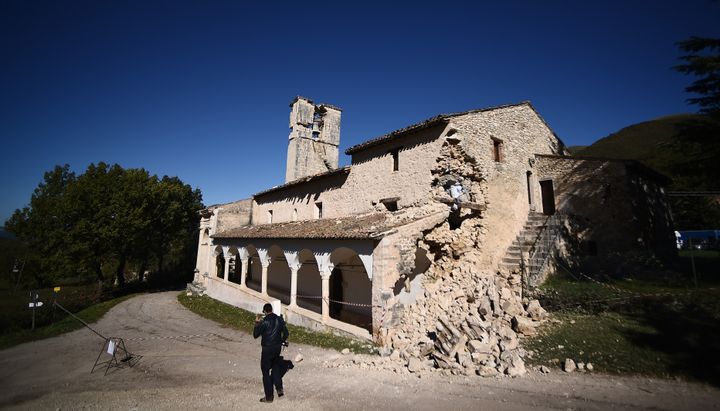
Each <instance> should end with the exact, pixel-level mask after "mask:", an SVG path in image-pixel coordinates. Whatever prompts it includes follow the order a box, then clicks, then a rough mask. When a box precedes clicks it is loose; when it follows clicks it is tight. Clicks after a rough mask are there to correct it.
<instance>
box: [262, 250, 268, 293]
mask: <svg viewBox="0 0 720 411" xmlns="http://www.w3.org/2000/svg"><path fill="white" fill-rule="evenodd" d="M260 263H261V265H262V282H261V286H260V292H261V293H262V295H267V277H268V267H269V266H270V258H267V259H265V260H262V259H261V260H260Z"/></svg>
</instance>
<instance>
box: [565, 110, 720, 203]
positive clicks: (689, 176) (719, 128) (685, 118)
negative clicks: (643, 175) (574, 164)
mask: <svg viewBox="0 0 720 411" xmlns="http://www.w3.org/2000/svg"><path fill="white" fill-rule="evenodd" d="M574 155H577V156H592V157H608V158H617V159H632V160H638V161H640V162H642V163H643V164H645V165H647V166H649V167H650V168H652V169H654V170H656V171H658V172H660V173H662V174H664V175H666V176H668V177H670V178H671V179H672V180H673V183H672V184H671V186H670V187H669V188H670V189H671V190H720V120H718V119H717V118H711V117H708V116H702V115H696V114H679V115H673V116H667V117H661V118H658V119H655V120H650V121H645V122H642V123H638V124H635V125H632V126H629V127H625V128H623V129H622V130H620V131H618V132H616V133H613V134H610V135H609V136H607V137H605V138H602V139H600V140H598V141H596V142H595V143H593V144H592V145H590V146H588V147H586V148H584V149H582V150H579V151H577V152H576V153H574Z"/></svg>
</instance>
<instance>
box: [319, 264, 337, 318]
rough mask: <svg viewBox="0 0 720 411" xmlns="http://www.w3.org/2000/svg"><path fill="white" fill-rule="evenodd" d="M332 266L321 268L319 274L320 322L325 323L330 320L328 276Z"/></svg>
mask: <svg viewBox="0 0 720 411" xmlns="http://www.w3.org/2000/svg"><path fill="white" fill-rule="evenodd" d="M333 268H334V266H333V264H328V265H326V266H325V267H323V271H322V272H321V273H320V278H321V279H322V322H323V323H326V322H327V321H328V320H329V319H330V275H331V274H332V270H333Z"/></svg>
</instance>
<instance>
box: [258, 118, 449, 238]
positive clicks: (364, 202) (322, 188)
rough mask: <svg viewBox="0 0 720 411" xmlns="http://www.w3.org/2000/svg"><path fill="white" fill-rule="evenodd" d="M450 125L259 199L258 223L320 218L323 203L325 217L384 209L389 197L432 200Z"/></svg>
mask: <svg viewBox="0 0 720 411" xmlns="http://www.w3.org/2000/svg"><path fill="white" fill-rule="evenodd" d="M443 133H444V126H442V125H440V126H438V127H434V128H430V129H426V130H423V131H419V132H417V133H414V134H410V135H408V136H405V137H402V138H398V139H397V141H395V140H393V141H392V142H389V143H387V144H385V145H382V146H377V147H373V148H371V149H368V150H366V151H364V152H362V153H358V155H355V156H353V165H352V167H351V169H350V173H349V174H347V175H344V174H342V173H338V174H337V175H330V176H328V177H322V178H318V179H315V180H313V181H309V182H307V183H301V184H298V185H294V186H290V187H288V188H284V189H282V190H281V191H276V192H270V193H267V194H261V195H259V196H256V197H255V206H254V210H253V224H264V223H266V222H267V215H268V211H270V210H272V212H273V222H285V221H292V220H293V217H294V215H297V219H298V220H309V219H313V218H315V217H316V203H322V214H323V218H336V217H345V216H348V215H354V214H362V213H368V212H373V211H383V210H385V206H384V205H383V204H382V203H381V202H380V201H381V200H383V199H388V198H398V207H401V208H402V207H409V206H414V205H420V204H422V203H423V202H427V201H429V199H430V197H429V194H430V183H431V181H432V178H433V177H432V175H431V172H430V170H431V168H432V166H433V165H434V164H435V160H436V158H437V156H438V152H439V147H440V144H441V143H442V139H440V138H439V137H440V136H441V135H442V134H443ZM395 149H398V150H399V170H398V171H393V160H392V155H391V154H390V153H391V151H392V150H395Z"/></svg>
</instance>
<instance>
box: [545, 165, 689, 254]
mask: <svg viewBox="0 0 720 411" xmlns="http://www.w3.org/2000/svg"><path fill="white" fill-rule="evenodd" d="M536 169H537V172H538V178H539V179H540V180H544V179H550V180H552V182H553V186H554V189H555V198H556V207H557V210H558V212H560V213H563V214H566V215H567V216H568V218H569V220H568V224H569V225H568V229H569V231H568V233H569V234H570V236H571V238H570V240H571V242H572V243H574V245H575V250H573V252H574V253H576V254H577V255H579V256H581V257H582V258H584V259H586V260H587V259H590V260H592V259H604V258H606V257H607V256H608V255H613V254H615V255H618V254H626V253H630V252H641V253H650V254H651V255H655V256H657V257H660V258H662V257H663V256H671V255H674V253H675V238H674V235H673V228H672V219H671V216H670V212H669V208H668V206H667V203H666V200H665V196H664V192H663V190H662V182H663V178H662V177H658V176H656V175H654V173H653V172H651V171H649V170H648V169H646V168H644V167H643V166H641V165H639V164H638V163H635V162H629V161H619V160H607V159H593V158H571V157H558V156H538V157H537V167H536Z"/></svg>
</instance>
